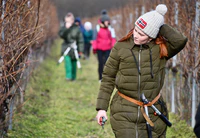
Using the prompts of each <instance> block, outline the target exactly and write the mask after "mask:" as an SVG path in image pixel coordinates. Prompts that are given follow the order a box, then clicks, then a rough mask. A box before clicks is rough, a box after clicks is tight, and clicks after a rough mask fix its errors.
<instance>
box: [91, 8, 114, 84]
mask: <svg viewBox="0 0 200 138" xmlns="http://www.w3.org/2000/svg"><path fill="white" fill-rule="evenodd" d="M109 25H110V18H109V16H108V14H107V11H106V10H102V12H101V17H100V20H99V21H98V24H97V25H96V29H95V30H94V36H93V41H92V48H93V53H94V54H95V53H97V58H98V73H99V82H101V79H102V72H103V68H104V65H105V63H106V61H107V58H108V56H109V54H110V50H111V49H112V47H113V46H114V44H113V43H114V42H113V38H112V33H111V30H110V29H109Z"/></svg>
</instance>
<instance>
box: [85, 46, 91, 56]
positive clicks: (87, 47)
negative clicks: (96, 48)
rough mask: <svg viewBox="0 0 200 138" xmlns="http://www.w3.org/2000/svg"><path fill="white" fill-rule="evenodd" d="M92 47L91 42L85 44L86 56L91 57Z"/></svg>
mask: <svg viewBox="0 0 200 138" xmlns="http://www.w3.org/2000/svg"><path fill="white" fill-rule="evenodd" d="M90 48H91V44H90V43H85V45H84V55H85V58H89V57H90Z"/></svg>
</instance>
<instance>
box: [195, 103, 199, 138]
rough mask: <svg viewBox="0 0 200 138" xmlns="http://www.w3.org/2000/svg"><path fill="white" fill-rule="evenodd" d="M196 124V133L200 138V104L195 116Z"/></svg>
mask: <svg viewBox="0 0 200 138" xmlns="http://www.w3.org/2000/svg"><path fill="white" fill-rule="evenodd" d="M195 120H196V124H195V126H194V133H195V134H196V136H197V137H198V138H200V104H199V106H198V109H197V113H196V116H195Z"/></svg>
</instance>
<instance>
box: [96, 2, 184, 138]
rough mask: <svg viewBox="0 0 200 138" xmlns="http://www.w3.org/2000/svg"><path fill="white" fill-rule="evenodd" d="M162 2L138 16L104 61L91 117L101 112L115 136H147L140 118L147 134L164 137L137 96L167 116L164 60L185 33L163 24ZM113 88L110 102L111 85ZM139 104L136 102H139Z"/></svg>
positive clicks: (180, 46)
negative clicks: (149, 132) (142, 97)
mask: <svg viewBox="0 0 200 138" xmlns="http://www.w3.org/2000/svg"><path fill="white" fill-rule="evenodd" d="M166 12H167V7H166V5H164V4H159V5H158V6H157V7H156V9H155V10H153V11H150V12H147V13H145V14H143V15H141V16H140V17H139V18H138V19H137V20H136V22H135V27H134V28H133V29H131V30H130V32H129V33H128V34H127V35H126V36H124V37H123V38H121V39H120V40H119V41H118V42H117V43H116V44H115V46H114V47H113V49H112V51H111V53H110V56H109V57H108V60H107V62H106V64H105V67H104V70H103V75H102V81H101V85H100V89H99V94H98V97H97V104H96V110H97V115H96V118H97V122H98V124H100V125H101V118H102V117H105V118H106V119H108V117H107V114H106V112H107V110H108V106H109V105H110V123H111V127H112V130H113V132H114V134H115V137H117V138H147V137H148V131H147V130H148V129H147V127H146V123H147V122H149V124H150V125H151V128H152V129H151V133H152V137H153V138H165V137H166V128H167V125H166V123H165V122H164V121H162V119H160V118H159V116H156V115H155V114H154V110H153V109H152V108H150V107H149V108H148V112H149V113H148V114H149V117H148V116H145V114H146V112H145V113H144V110H142V109H143V106H144V105H142V104H143V103H142V99H141V95H142V94H144V95H145V97H146V99H147V100H148V101H149V102H151V103H153V104H154V106H155V107H156V108H157V109H158V110H159V111H160V112H161V113H162V114H164V115H165V116H166V117H168V113H167V108H166V104H165V102H164V101H163V98H162V96H161V95H160V90H161V88H162V86H163V83H164V78H165V65H166V62H167V61H168V60H169V59H170V58H172V57H173V56H174V55H176V54H177V53H179V52H180V51H181V50H182V49H183V48H184V47H185V45H186V43H187V38H186V37H185V36H184V35H183V34H181V33H180V32H179V31H177V30H176V29H174V28H172V27H171V26H169V25H167V24H164V15H165V13H166ZM115 87H116V89H117V91H116V93H115V94H114V96H113V98H112V100H111V102H110V99H111V95H112V93H113V90H114V88H115ZM141 103H142V104H141Z"/></svg>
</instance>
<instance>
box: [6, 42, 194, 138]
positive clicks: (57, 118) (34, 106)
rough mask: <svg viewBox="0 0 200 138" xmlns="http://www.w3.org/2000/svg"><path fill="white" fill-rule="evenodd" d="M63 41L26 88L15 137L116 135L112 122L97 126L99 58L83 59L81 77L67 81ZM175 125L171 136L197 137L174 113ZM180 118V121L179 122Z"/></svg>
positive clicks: (106, 137) (94, 137)
mask: <svg viewBox="0 0 200 138" xmlns="http://www.w3.org/2000/svg"><path fill="white" fill-rule="evenodd" d="M60 43H61V41H60V40H57V41H56V42H55V44H54V45H55V46H54V47H53V50H52V51H53V52H52V55H51V56H50V57H49V58H48V59H46V60H45V62H44V63H43V64H42V65H41V66H40V67H39V68H38V69H37V70H36V71H35V72H34V74H33V77H32V78H31V80H30V83H29V85H28V87H27V90H26V104H25V105H24V107H23V110H22V111H23V112H22V113H16V114H15V116H14V124H13V130H11V131H9V133H8V136H9V137H11V138H113V137H114V135H113V133H112V130H111V127H110V122H109V120H108V122H107V123H106V125H105V128H104V129H102V128H101V127H100V126H98V125H97V123H96V120H95V116H96V111H95V104H96V97H97V94H98V88H99V82H98V75H97V60H96V57H95V56H94V55H91V58H90V59H89V60H82V61H81V63H82V66H83V67H82V70H78V74H77V80H76V81H74V82H68V81H66V80H65V72H64V65H63V63H62V64H61V65H59V66H57V65H56V62H57V59H58V55H59V51H60ZM171 118H172V119H171V121H172V122H173V127H172V128H169V129H168V131H167V137H169V138H176V137H177V138H178V137H181V138H189V137H190V138H191V137H194V134H193V132H192V129H191V128H189V127H188V126H187V125H186V123H185V122H184V121H181V120H180V119H179V118H178V117H176V116H174V115H172V116H171ZM177 120H178V121H177Z"/></svg>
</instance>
